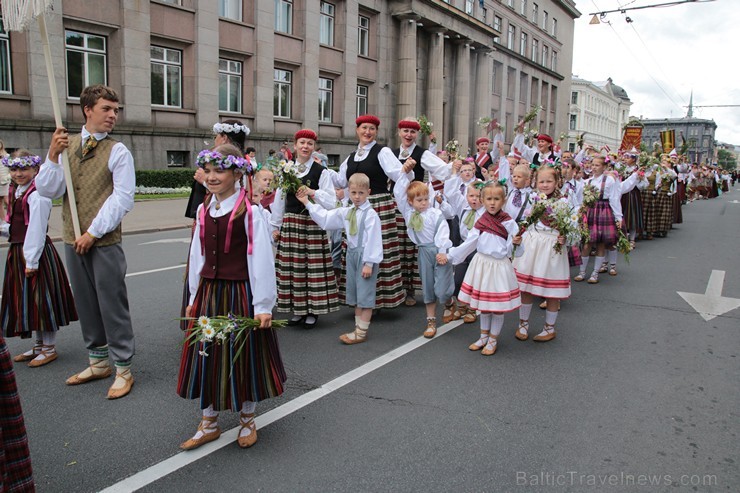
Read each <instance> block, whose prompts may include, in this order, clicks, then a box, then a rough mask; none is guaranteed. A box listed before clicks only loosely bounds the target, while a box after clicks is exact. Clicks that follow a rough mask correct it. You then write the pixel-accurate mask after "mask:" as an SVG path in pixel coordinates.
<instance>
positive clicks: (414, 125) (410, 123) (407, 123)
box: [398, 120, 421, 130]
mask: <svg viewBox="0 0 740 493" xmlns="http://www.w3.org/2000/svg"><path fill="white" fill-rule="evenodd" d="M398 128H410V129H413V130H421V125H419V122H415V121H414V120H401V121H400V122H398Z"/></svg>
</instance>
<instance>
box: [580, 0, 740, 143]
mask: <svg viewBox="0 0 740 493" xmlns="http://www.w3.org/2000/svg"><path fill="white" fill-rule="evenodd" d="M669 1H670V0H576V7H577V8H578V10H579V11H580V12H581V13H582V15H581V17H580V18H579V19H576V21H575V47H574V53H573V74H575V75H577V76H579V77H580V78H582V79H586V80H606V79H607V78H608V77H611V78H612V80H613V81H614V83H615V84H617V85H619V86H622V87H624V89H625V90H626V91H627V94H628V95H629V97H630V100H631V101H632V103H633V104H632V110H631V114H632V115H634V116H638V117H639V116H641V115H642V116H643V117H644V118H666V117H668V118H671V117H672V118H677V117H681V116H685V115H686V110H687V108H685V107H684V105H688V104H689V96H690V93H691V90H692V89H693V91H694V105H722V104H740V83H739V82H738V75H740V68H739V67H740V64H738V61H737V60H738V57H737V46H738V44H737V35H736V32H735V31H736V29H737V21H738V20H740V0H715V1H714V2H706V3H704V2H702V1H701V0H700V1H699V2H696V3H686V4H682V5H676V6H673V7H660V8H651V9H644V10H634V11H627V13H626V14H621V13H619V12H616V13H611V14H607V16H606V18H605V20H606V21H610V22H611V26H610V25H608V24H605V23H602V24H599V25H589V21H590V20H591V17H592V16H590V15H588V14H589V13H592V12H600V11H604V10H614V9H617V8H620V7H624V8H629V7H637V6H643V5H653V4H660V3H667V2H669ZM627 16H628V17H630V18H631V19H632V21H633V22H632V23H631V24H630V23H627V22H626V21H625V17H627ZM733 21H734V23H733ZM733 28H734V29H733ZM694 116H695V117H697V118H706V119H713V120H714V121H715V122H716V123H717V127H718V128H717V133H716V138H717V140H719V141H721V142H727V143H731V144H736V145H740V107H738V108H695V109H694Z"/></svg>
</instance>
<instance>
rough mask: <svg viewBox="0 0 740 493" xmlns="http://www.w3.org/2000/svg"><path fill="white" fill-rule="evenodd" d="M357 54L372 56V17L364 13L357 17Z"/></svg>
mask: <svg viewBox="0 0 740 493" xmlns="http://www.w3.org/2000/svg"><path fill="white" fill-rule="evenodd" d="M357 54H358V55H361V56H370V18H369V17H365V16H364V15H361V16H359V17H358V19H357Z"/></svg>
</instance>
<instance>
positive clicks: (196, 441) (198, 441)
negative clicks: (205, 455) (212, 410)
mask: <svg viewBox="0 0 740 493" xmlns="http://www.w3.org/2000/svg"><path fill="white" fill-rule="evenodd" d="M217 422H218V416H213V417H206V416H203V418H202V419H201V420H200V424H199V425H198V431H200V432H203V436H202V437H200V438H190V439H188V440H186V441H184V442H182V443H181V444H180V448H181V449H182V450H193V449H196V448H198V447H200V446H201V445H205V444H206V443H208V442H212V441H214V440H217V439H218V437H220V436H221V428H219V427H218V425H216V426H215V427H211V426H207V424H209V423H217ZM206 429H211V430H213V431H209V432H206ZM197 434H198V433H197V432H196V435H197Z"/></svg>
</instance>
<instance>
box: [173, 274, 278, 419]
mask: <svg viewBox="0 0 740 493" xmlns="http://www.w3.org/2000/svg"><path fill="white" fill-rule="evenodd" d="M251 296H252V295H251V292H250V288H249V282H248V281H223V280H213V279H203V278H201V280H200V284H199V286H198V292H197V294H196V295H195V301H193V308H192V316H193V317H195V318H197V317H200V316H206V317H211V316H216V315H228V314H229V313H232V314H234V315H240V316H249V317H253V316H254V308H253V307H252V301H251ZM193 323H196V322H193ZM189 335H190V329H189V330H188V331H187V332H186V335H185V340H186V341H187V338H188V336H189ZM242 343H243V344H244V347H243V349H242V350H241V354H239V355H238V357H236V356H237V352H238V351H239V346H240V344H242ZM286 379H287V377H286V374H285V368H284V367H283V361H282V358H281V357H280V347H279V346H278V339H277V334H276V333H275V329H255V330H252V332H251V333H250V334H249V336H248V337H247V338H246V341H245V340H244V339H240V340H238V341H237V343H236V344H235V343H233V342H224V343H221V344H217V343H215V342H210V343H206V342H196V343H194V344H190V343H189V342H185V343H184V344H183V348H182V357H181V358H180V371H179V374H178V380H177V393H178V394H179V395H180V397H182V398H184V399H199V400H200V407H201V409H205V408H207V407H208V406H211V405H212V406H213V409H214V410H216V411H225V410H227V409H231V410H232V411H238V410H239V409H241V406H242V403H243V402H244V401H254V402H259V401H261V400H265V399H269V398H271V397H277V396H279V395H280V394H282V393H283V390H284V384H285V380H286Z"/></svg>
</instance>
